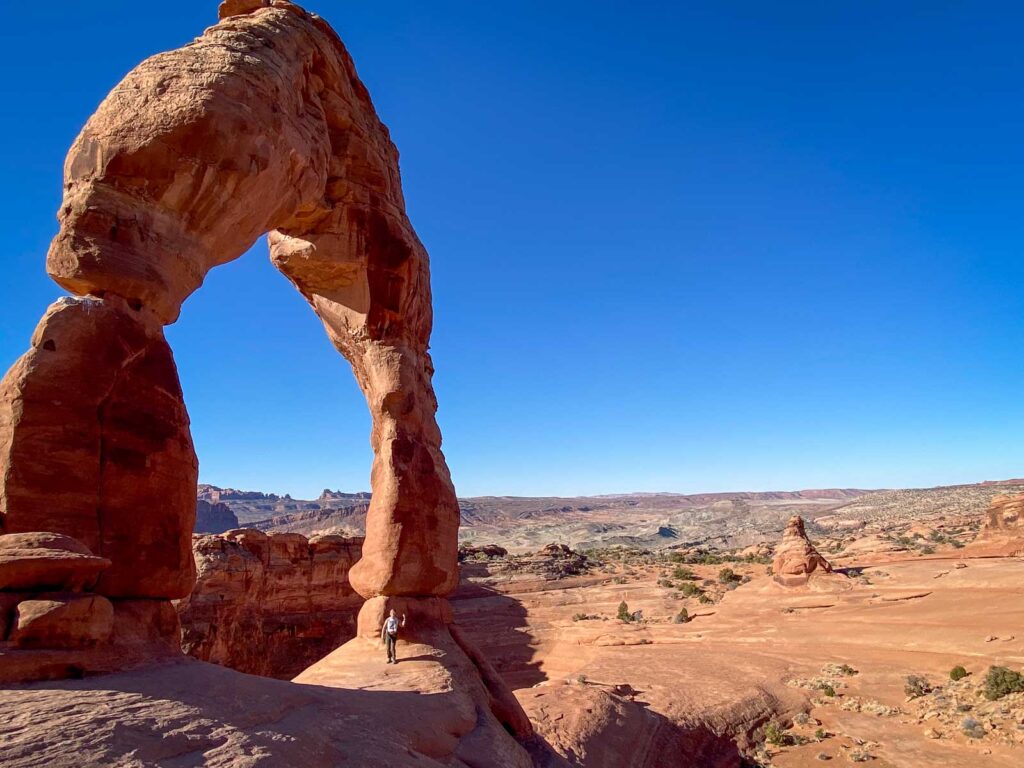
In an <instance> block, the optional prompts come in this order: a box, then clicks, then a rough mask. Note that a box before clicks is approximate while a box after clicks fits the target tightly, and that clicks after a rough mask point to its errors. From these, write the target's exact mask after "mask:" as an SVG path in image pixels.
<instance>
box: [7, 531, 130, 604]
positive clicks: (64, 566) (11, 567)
mask: <svg viewBox="0 0 1024 768" xmlns="http://www.w3.org/2000/svg"><path fill="white" fill-rule="evenodd" d="M109 566H110V560H108V559H107V558H105V557H96V556H95V555H93V554H92V553H91V552H90V551H89V548H88V547H86V546H85V545H84V544H82V543H81V542H80V541H76V540H75V539H73V538H71V537H70V536H64V535H61V534H59V533H48V532H33V533H9V534H6V535H0V590H23V589H24V590H35V591H39V590H67V591H69V592H79V591H81V590H82V589H84V588H86V587H91V586H93V585H94V584H95V583H96V579H97V578H98V577H99V575H100V573H101V572H102V571H103V570H104V569H105V568H107V567H109Z"/></svg>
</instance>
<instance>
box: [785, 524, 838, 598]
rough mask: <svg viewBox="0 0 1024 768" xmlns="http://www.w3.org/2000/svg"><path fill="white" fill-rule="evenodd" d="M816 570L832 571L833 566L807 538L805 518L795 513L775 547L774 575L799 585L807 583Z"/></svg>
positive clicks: (789, 584) (793, 584) (786, 583)
mask: <svg viewBox="0 0 1024 768" xmlns="http://www.w3.org/2000/svg"><path fill="white" fill-rule="evenodd" d="M815 571H818V572H823V573H831V572H832V566H831V565H830V564H829V562H828V561H827V560H826V559H825V558H824V557H822V556H821V555H820V554H818V550H816V549H815V548H814V545H813V544H811V542H810V540H809V539H808V538H807V533H806V532H805V531H804V520H803V518H802V517H800V516H798V515H794V516H793V517H791V518H789V523H787V525H786V530H785V532H784V533H783V535H782V542H781V543H780V544H779V545H778V547H776V548H775V558H774V559H773V560H772V575H773V576H774V577H775V580H776V581H777V582H779V583H780V584H783V585H785V586H799V585H801V584H805V583H807V580H808V578H810V576H811V574H812V573H814V572H815Z"/></svg>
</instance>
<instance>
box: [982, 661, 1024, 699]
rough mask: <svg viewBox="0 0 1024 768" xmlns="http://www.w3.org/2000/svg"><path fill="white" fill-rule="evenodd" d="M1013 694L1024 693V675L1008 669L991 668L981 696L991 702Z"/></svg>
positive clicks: (986, 676) (983, 684)
mask: <svg viewBox="0 0 1024 768" xmlns="http://www.w3.org/2000/svg"><path fill="white" fill-rule="evenodd" d="M1011 693H1024V675H1022V674H1021V673H1020V672H1014V671H1013V670H1012V669H1007V668H1006V667H989V668H988V673H987V674H986V675H985V681H984V682H983V683H982V686H981V695H982V696H984V697H985V698H986V699H988V700H989V701H997V700H998V699H1001V698H1003V697H1004V696H1008V695H1009V694H1011Z"/></svg>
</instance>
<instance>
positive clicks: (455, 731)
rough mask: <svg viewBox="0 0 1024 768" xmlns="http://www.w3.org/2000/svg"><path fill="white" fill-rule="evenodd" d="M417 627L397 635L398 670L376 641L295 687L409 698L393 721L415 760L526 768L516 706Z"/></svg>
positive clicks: (351, 649) (459, 651) (453, 649)
mask: <svg viewBox="0 0 1024 768" xmlns="http://www.w3.org/2000/svg"><path fill="white" fill-rule="evenodd" d="M421 619H422V616H421V615H412V616H409V626H408V631H407V632H406V631H404V630H403V634H402V635H401V637H403V638H407V639H404V640H399V643H398V658H399V662H398V664H394V665H389V664H387V663H386V656H385V652H384V648H383V646H382V645H381V644H380V642H379V641H374V640H368V639H366V638H363V637H359V638H357V639H356V640H353V641H351V642H349V643H346V644H345V645H343V646H342V647H341V648H338V649H337V650H336V651H334V652H333V653H332V654H330V655H329V656H327V657H326V658H324V659H322V660H321V661H319V662H317V663H316V664H314V665H313V666H311V667H310V668H309V669H307V670H305V671H304V672H302V673H301V674H300V675H299V676H298V677H296V678H295V682H296V683H303V684H305V685H318V686H329V687H343V688H346V689H355V690H358V691H363V692H366V693H378V694H381V695H382V696H383V697H384V700H386V698H387V697H395V696H404V697H413V698H412V699H411V700H410V701H409V702H408V704H407V709H406V710H405V711H404V712H403V713H394V714H395V715H398V716H404V717H405V718H407V719H406V720H405V722H406V726H405V728H403V731H402V732H403V734H405V735H406V736H407V737H408V738H409V739H410V742H411V744H412V746H413V748H414V749H415V750H416V751H417V752H421V753H423V754H425V755H427V756H429V757H432V758H434V759H436V760H438V761H440V762H442V763H444V764H449V763H450V764H453V765H466V766H471V768H490V767H491V766H516V768H530V767H531V766H532V765H533V761H532V760H531V758H530V757H529V755H528V754H527V753H526V752H525V751H524V750H523V749H522V747H520V746H519V744H518V743H517V742H516V740H514V739H513V738H511V737H510V735H509V733H510V732H511V733H513V734H514V735H516V736H517V738H518V739H519V740H520V741H521V742H524V743H529V742H530V741H531V739H532V728H531V726H530V723H529V721H527V720H526V717H525V715H524V714H523V712H522V710H521V709H520V707H519V704H518V703H517V702H516V701H515V699H514V698H512V697H511V694H509V693H508V691H507V690H506V689H504V686H503V685H502V684H501V683H500V680H499V679H498V678H497V677H496V676H495V677H494V678H490V679H489V678H488V676H487V674H486V672H485V673H484V674H483V675H481V672H480V668H479V666H478V664H477V663H476V662H475V661H474V660H472V659H471V658H470V657H469V656H468V655H467V653H466V650H465V649H463V648H462V647H460V645H459V643H458V642H457V641H456V640H454V639H453V637H452V635H451V634H449V632H448V631H447V630H445V629H442V630H440V631H438V630H436V629H430V628H429V627H431V626H434V627H436V626H437V624H434V623H426V622H424V623H425V624H426V626H427V628H426V629H419V630H416V629H414V628H415V627H416V626H417V623H418V622H419V621H420V620H421ZM456 636H457V635H456ZM470 652H471V653H476V652H475V651H474V650H472V649H471V650H470ZM477 660H479V659H477ZM372 700H373V699H372V697H371V698H369V701H371V702H372ZM381 716H382V717H384V718H388V717H391V716H392V714H391V713H387V712H382V713H381ZM499 718H500V720H499ZM441 724H443V725H441ZM439 726H440V727H439ZM538 748H539V747H538ZM556 764H557V763H556Z"/></svg>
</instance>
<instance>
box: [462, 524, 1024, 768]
mask: <svg viewBox="0 0 1024 768" xmlns="http://www.w3.org/2000/svg"><path fill="white" fill-rule="evenodd" d="M933 522H934V524H935V528H929V529H928V530H927V531H923V532H921V535H922V538H921V539H916V538H914V537H913V535H912V533H918V532H917V531H913V532H912V531H911V530H910V528H911V527H913V526H903V527H902V528H895V529H889V531H888V533H887V534H886V535H887V536H890V537H891V538H893V539H894V540H899V541H903V540H907V541H915V542H922V544H921V545H920V548H918V545H903V544H900V545H899V546H900V549H896V550H892V551H888V552H885V553H881V554H879V553H875V552H871V553H869V554H867V555H857V554H851V555H849V556H846V555H845V554H844V555H837V556H835V557H834V558H833V563H834V566H835V568H836V569H837V571H836V572H834V573H833V574H830V575H829V576H828V578H824V579H817V578H815V579H811V580H810V581H809V582H808V583H806V584H805V585H803V586H795V587H784V586H782V585H780V584H778V583H777V582H775V580H774V579H773V578H772V577H771V574H770V573H768V569H767V568H766V566H765V564H764V562H763V559H762V561H760V562H759V561H753V557H756V555H750V557H751V561H750V562H745V561H744V560H743V558H736V559H732V560H727V561H726V562H724V563H723V562H722V561H721V558H720V557H719V558H717V559H716V557H715V556H712V555H706V558H707V559H708V560H709V561H710V562H709V563H708V564H702V563H701V560H702V556H701V555H700V554H699V553H688V554H687V553H679V559H676V560H673V559H672V558H673V554H672V553H656V552H646V553H644V552H642V551H639V550H634V551H628V550H624V551H622V552H620V553H618V554H617V553H616V552H615V551H611V550H609V551H604V552H598V553H593V554H592V556H591V558H590V559H591V560H592V566H593V567H592V570H591V571H590V572H589V573H587V574H584V575H581V576H574V577H568V578H564V579H558V580H548V579H545V578H544V577H543V576H541V575H538V574H531V573H525V572H524V573H514V572H513V573H510V572H509V571H508V570H507V569H505V568H504V567H503V566H502V564H501V563H500V561H499V560H496V559H495V560H487V561H483V560H481V561H478V562H475V563H473V564H472V574H470V575H468V577H467V580H466V583H465V584H464V585H463V587H462V588H461V589H460V590H459V592H458V593H457V594H456V596H455V599H453V601H452V602H453V606H454V610H455V616H456V620H457V621H458V622H459V624H460V626H463V627H464V628H465V631H466V632H467V634H469V635H470V637H472V638H474V639H475V640H476V642H477V643H478V644H481V643H483V642H485V638H486V642H487V643H488V645H487V648H488V656H489V658H490V659H491V660H492V662H493V663H494V665H495V667H496V668H497V669H498V670H499V672H500V673H501V674H502V675H503V676H504V677H505V678H506V680H507V681H508V682H509V684H510V685H512V686H513V688H514V689H515V693H516V696H517V697H518V698H519V699H520V701H521V702H522V703H523V705H524V709H525V710H526V711H527V713H528V714H529V715H530V716H531V718H532V719H533V720H534V724H535V728H536V729H537V731H538V733H539V734H540V735H542V736H544V737H545V738H546V739H547V740H548V741H549V742H550V744H551V745H552V747H554V748H555V749H556V750H558V751H559V752H561V753H562V754H563V755H564V756H565V757H566V758H567V759H568V760H569V762H570V763H571V764H573V765H581V766H582V765H587V766H589V765H592V764H593V765H603V764H621V765H628V766H632V767H633V768H642V767H643V766H647V765H660V764H661V763H659V762H658V760H659V757H658V755H655V754H652V753H648V752H645V751H644V750H643V747H642V743H643V742H642V740H637V741H636V742H630V745H626V744H623V742H622V741H620V740H619V739H620V737H621V735H622V734H621V732H620V731H619V727H622V728H624V729H625V730H626V732H630V731H631V730H632V731H633V732H644V733H649V731H644V730H643V729H645V728H650V727H652V725H651V724H649V723H648V716H646V715H645V716H644V717H640V716H639V715H638V714H637V712H635V711H633V710H630V709H629V708H628V703H629V702H630V701H635V702H637V703H638V704H639V706H640V707H642V708H643V709H644V710H645V711H646V712H648V713H650V714H651V715H656V716H658V717H659V718H663V721H662V720H658V721H657V725H658V727H659V730H658V731H657V732H658V733H660V734H662V737H666V736H667V735H671V738H673V739H676V738H689V739H691V741H690V742H689V743H690V745H691V746H690V749H700V748H702V747H700V746H699V745H704V746H703V748H704V749H706V750H708V751H706V752H702V753H698V754H701V757H700V759H698V760H697V761H695V762H692V763H688V762H686V760H685V757H682V756H681V757H679V759H680V761H681V762H680V763H678V764H681V765H690V764H692V765H695V766H696V765H706V764H710V765H715V764H721V765H732V766H738V765H739V760H740V753H742V754H743V755H745V756H746V757H747V759H748V760H755V759H756V760H759V761H760V762H759V763H758V764H761V765H773V766H780V767H783V768H809V767H810V766H815V765H820V764H821V762H822V759H820V758H819V757H818V755H819V754H824V755H825V756H826V757H827V758H828V759H829V760H831V761H833V762H834V763H835V764H847V763H849V762H851V761H857V760H860V759H865V760H867V761H868V762H869V764H871V765H877V766H885V767H887V768H890V767H898V768H920V766H923V765H929V766H930V765H935V766H949V767H950V768H953V767H954V766H955V767H957V768H974V767H975V766H978V765H985V766H986V767H987V766H993V768H1010V767H1011V766H1016V765H1019V764H1020V759H1021V755H1022V754H1024V729H1022V728H1021V726H1024V694H1012V695H1011V696H1009V697H1007V698H1005V699H1003V700H1001V701H999V702H989V701H987V700H986V699H985V698H984V697H983V696H981V695H980V694H979V693H978V689H979V688H980V685H981V681H982V678H983V677H984V675H985V673H986V671H987V669H988V668H989V667H990V666H991V665H1003V666H1006V667H1008V668H1010V669H1011V670H1017V671H1022V670H1024V636H1022V635H1021V633H1020V631H1019V628H1020V627H1021V626H1024V586H1022V585H1024V560H1022V559H1021V558H1009V557H993V556H989V555H987V554H984V553H982V554H980V555H978V556H977V557H975V556H974V550H973V545H968V546H966V547H965V546H964V545H963V544H962V540H963V539H964V538H968V539H969V537H970V536H971V535H972V534H971V532H970V530H969V529H968V528H966V527H965V525H964V523H963V521H962V520H960V519H959V518H953V519H950V520H946V521H933ZM924 542H927V546H925V545H924ZM849 549H851V550H855V548H854V547H849ZM922 549H928V550H931V549H934V550H935V551H934V552H932V553H931V554H925V553H924V552H922V551H921V550H922ZM844 552H845V550H844ZM749 554H750V553H748V555H749ZM684 558H685V559H684ZM726 571H728V572H726ZM686 585H691V587H689V588H686ZM701 595H703V596H704V597H701ZM964 595H970V599H969V600H965V599H964ZM622 602H625V603H627V605H628V612H629V613H630V614H631V615H632V616H633V617H635V619H634V620H631V621H629V622H624V621H621V620H619V619H617V618H616V616H617V615H618V608H619V606H620V604H621V603H622ZM680 608H685V609H686V611H687V616H686V620H684V621H682V622H680V621H679V614H680ZM844 665H847V666H848V667H849V670H848V669H847V667H844ZM956 665H964V666H965V667H966V668H967V670H968V672H970V673H971V676H970V677H968V678H967V679H966V680H965V681H961V682H960V683H956V684H953V683H951V682H950V680H949V673H950V670H951V669H952V668H953V667H954V666H956ZM910 675H922V676H925V677H927V678H928V680H930V681H931V683H932V685H933V686H934V689H935V690H934V692H933V693H930V694H928V695H927V696H924V697H922V698H919V699H913V700H912V701H908V700H907V695H906V693H905V692H904V685H905V682H906V678H907V676H910ZM830 694H834V695H830ZM968 718H974V719H976V720H977V721H978V722H979V723H980V724H981V725H980V728H981V732H983V733H984V735H983V736H981V737H972V736H969V735H967V733H965V731H964V729H963V727H962V724H963V722H964V721H965V720H966V719H968ZM772 721H774V723H775V725H776V727H777V728H778V729H779V730H780V731H781V732H782V733H783V734H784V735H785V734H792V735H793V737H794V739H795V738H796V737H799V739H800V740H803V741H802V742H801V743H792V744H790V745H788V746H787V745H785V744H784V743H783V744H780V745H775V744H769V743H766V742H765V727H766V726H767V725H768V724H769V723H770V722H772ZM673 728H674V729H676V730H672V729H673ZM819 729H821V732H820V734H816V732H817V731H818V730H819ZM730 744H731V745H732V747H733V748H730V746H729V745H730ZM676 754H677V755H679V754H680V753H678V752H677V753H676ZM681 754H682V755H687V754H689V753H687V752H683V753H681ZM605 755H609V757H608V758H607V760H609V761H611V762H610V763H603V762H601V761H602V760H604V759H606V758H605ZM622 755H626V756H627V757H621V756H622ZM865 755H866V756H867V757H865ZM615 760H619V761H620V762H619V763H615V762H614V761H615ZM714 760H721V761H722V762H721V763H715V762H713V761H714ZM592 761H594V762H592ZM670 764H671V763H670Z"/></svg>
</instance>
